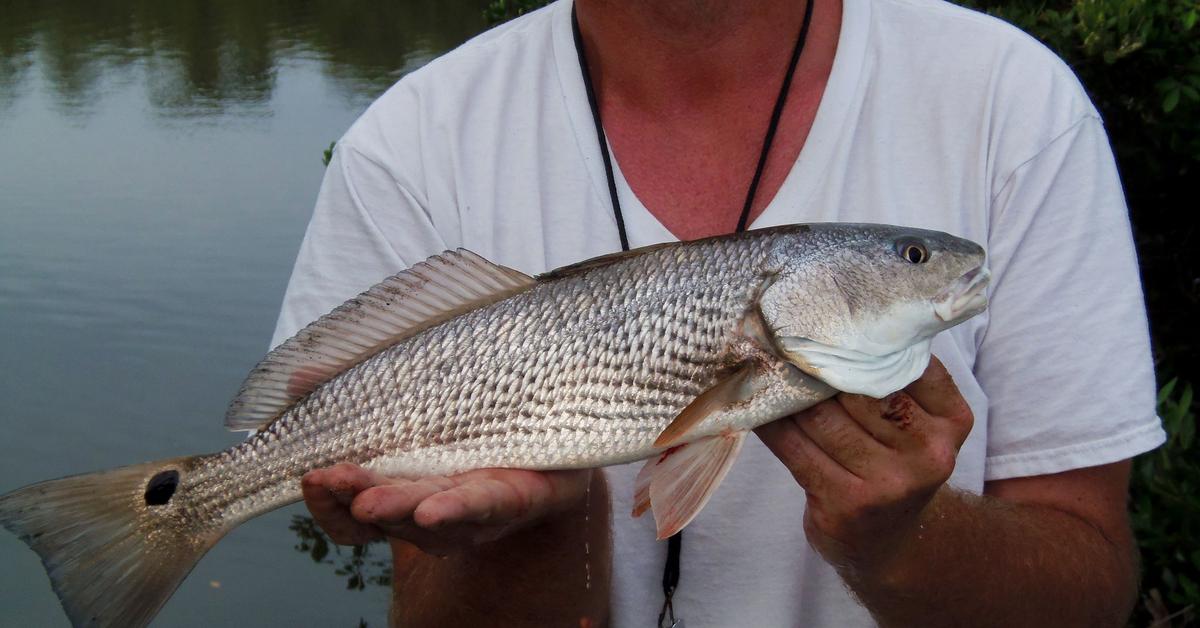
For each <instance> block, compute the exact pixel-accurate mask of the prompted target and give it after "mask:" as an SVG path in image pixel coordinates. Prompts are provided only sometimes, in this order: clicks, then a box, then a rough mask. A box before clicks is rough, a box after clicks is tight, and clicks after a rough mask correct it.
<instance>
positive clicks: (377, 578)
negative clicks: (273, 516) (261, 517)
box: [288, 515, 392, 591]
mask: <svg viewBox="0 0 1200 628" xmlns="http://www.w3.org/2000/svg"><path fill="white" fill-rule="evenodd" d="M288 529H289V530H291V531H292V532H295V533H296V539H297V543H296V551H298V552H302V553H304V554H307V555H308V556H309V558H312V559H313V562H314V563H318V564H322V565H330V566H332V567H333V568H334V573H336V574H337V575H339V576H342V577H344V578H345V579H346V588H347V589H356V590H359V591H361V590H363V589H365V588H366V587H367V585H369V584H370V585H379V586H382V587H388V586H391V584H392V560H391V556H390V553H389V549H388V546H387V545H386V544H384V543H383V542H375V543H368V544H366V545H355V546H353V547H341V546H339V545H336V544H334V543H333V541H331V540H329V536H328V535H326V534H325V532H324V530H322V529H321V528H320V527H318V526H317V524H316V522H314V521H313V518H312V517H309V516H302V515H293V516H292V525H290V526H288ZM331 549H332V551H333V556H330V555H329V552H330V550H331Z"/></svg>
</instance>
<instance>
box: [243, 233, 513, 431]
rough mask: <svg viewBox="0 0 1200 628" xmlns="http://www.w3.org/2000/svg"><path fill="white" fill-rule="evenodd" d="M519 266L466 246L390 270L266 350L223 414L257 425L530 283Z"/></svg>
mask: <svg viewBox="0 0 1200 628" xmlns="http://www.w3.org/2000/svg"><path fill="white" fill-rule="evenodd" d="M535 283H536V281H535V280H534V279H533V278H532V277H530V276H529V275H526V274H524V273H522V272H518V271H515V270H513V269H511V268H506V267H504V266H499V265H497V264H493V263H491V262H489V261H487V260H486V259H483V258H482V257H480V256H478V255H476V254H474V253H472V252H470V251H468V250H466V249H458V250H456V251H446V252H445V253H442V254H441V255H434V256H433V257H430V258H429V259H427V260H425V261H424V262H421V263H419V264H417V265H416V266H413V267H412V268H410V269H408V270H405V271H403V272H400V273H397V274H395V275H392V276H391V277H389V278H387V279H385V280H383V281H382V282H380V283H378V284H376V285H374V286H372V287H371V289H369V290H367V291H366V292H364V293H362V294H360V295H358V296H356V297H354V298H353V299H350V300H349V301H346V302H345V303H343V304H342V305H340V306H338V307H337V309H335V310H333V311H332V312H330V313H328V314H326V315H325V316H322V317H321V318H319V319H317V321H316V322H314V323H312V324H310V325H309V326H308V327H305V328H304V329H302V330H300V331H299V332H298V333H297V334H296V335H295V336H292V337H291V338H289V339H288V340H286V341H284V342H283V344H281V345H279V346H278V347H275V349H273V350H272V351H271V352H270V353H268V354H267V356H266V357H265V358H263V359H262V361H261V362H259V363H258V366H256V367H254V370H252V371H250V375H249V376H248V377H247V378H246V381H245V382H244V383H243V384H242V389H241V390H240V391H238V394H237V396H236V397H234V398H233V401H232V402H231V403H230V404H229V410H228V411H227V412H226V413H225V427H227V428H229V429H231V430H254V429H259V428H261V427H263V426H265V425H267V424H268V423H270V422H271V421H274V420H275V418H276V417H278V416H279V415H280V414H282V413H283V412H284V411H285V410H287V409H288V408H289V407H291V406H292V404H294V403H296V401H298V400H300V399H303V398H304V397H306V396H308V394H309V393H311V392H312V391H313V390H315V389H316V388H317V387H318V386H320V385H321V384H324V383H325V382H327V381H329V380H330V379H333V378H334V377H336V376H337V375H339V374H340V373H342V372H344V371H346V370H347V369H349V368H350V367H352V366H354V365H356V364H358V363H360V362H362V361H364V360H366V359H367V358H369V357H371V356H372V355H375V354H376V353H378V352H380V351H382V350H383V349H385V348H387V347H389V346H391V345H393V344H395V343H397V342H399V341H400V340H403V339H405V338H408V337H410V336H412V335H414V334H416V333H418V332H421V331H423V330H425V329H429V328H430V327H432V326H434V325H436V324H438V323H441V322H443V321H446V320H449V319H451V318H453V317H455V316H458V315H459V314H462V313H464V312H468V311H470V310H474V309H477V308H480V307H483V306H485V305H488V304H491V303H495V302H496V301H500V300H501V299H505V298H507V297H510V296H512V295H514V294H517V293H519V292H524V291H525V290H528V289H529V288H530V287H532V286H533V285H534V284H535Z"/></svg>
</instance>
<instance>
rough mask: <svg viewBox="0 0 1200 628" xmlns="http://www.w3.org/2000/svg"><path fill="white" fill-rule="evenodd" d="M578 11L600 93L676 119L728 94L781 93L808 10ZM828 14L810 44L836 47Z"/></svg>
mask: <svg viewBox="0 0 1200 628" xmlns="http://www.w3.org/2000/svg"><path fill="white" fill-rule="evenodd" d="M812 1H814V2H818V3H820V2H822V1H827V0H812ZM835 1H836V0H835ZM575 4H576V11H577V12H578V17H579V25H580V31H581V32H582V34H583V39H584V47H585V49H586V51H587V56H588V61H589V66H591V71H592V79H593V81H594V82H595V84H596V87H597V91H598V92H600V93H602V94H604V96H605V100H610V99H615V100H618V101H620V102H622V103H623V104H624V105H625V106H628V107H633V108H637V109H642V110H647V111H655V112H658V113H666V114H668V115H669V114H670V112H671V111H670V110H671V109H673V108H678V107H688V108H691V109H696V108H698V107H699V108H703V107H705V105H706V104H707V103H710V102H713V101H715V100H716V99H718V98H719V95H721V94H730V93H751V94H752V93H755V92H757V91H759V90H761V89H762V88H763V87H764V85H771V86H775V89H776V90H777V89H778V87H777V86H778V84H779V80H780V76H779V74H780V70H781V69H782V68H784V67H786V65H787V59H788V57H789V56H790V55H791V52H792V48H793V46H794V45H795V43H796V36H797V34H798V32H799V28H800V23H801V21H802V19H803V15H804V9H805V4H804V1H803V0H759V1H756V2H724V1H721V2H718V1H716V0H576V2H575ZM825 14H827V12H820V11H819V12H817V14H816V15H814V20H813V24H812V26H811V29H810V44H811V43H817V42H819V41H822V40H824V41H829V40H830V39H831V38H832V40H833V41H836V26H837V25H836V24H833V25H829V24H825V23H823V21H822V20H821V19H820V18H821V17H823V15H825ZM831 29H832V30H833V32H832V33H831V32H829V31H830V30H831ZM813 40H816V41H813ZM814 48H815V47H814ZM813 52H816V51H813ZM805 56H806V57H809V56H810V55H809V54H806V55H805ZM804 65H805V64H803V63H802V67H803V66H804ZM802 73H803V70H802V69H801V70H799V71H798V72H797V74H802ZM800 78H801V77H800V76H797V79H800ZM611 101H612V100H610V102H611ZM713 104H714V105H717V104H718V103H716V102H713Z"/></svg>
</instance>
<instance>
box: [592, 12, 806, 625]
mask: <svg viewBox="0 0 1200 628" xmlns="http://www.w3.org/2000/svg"><path fill="white" fill-rule="evenodd" d="M813 1H814V0H808V1H807V2H806V3H805V5H804V21H803V22H801V24H800V35H799V36H798V37H797V38H796V46H795V48H793V49H792V58H791V60H790V61H789V62H788V68H787V73H786V74H784V75H783V85H781V86H780V87H779V96H778V97H776V98H775V108H774V109H773V110H772V111H771V121H770V123H769V124H768V125H767V132H766V134H765V135H764V136H763V145H762V152H761V153H759V156H758V166H757V167H755V169H754V177H753V178H752V179H750V187H749V189H747V190H746V202H745V204H744V205H743V206H742V213H741V215H740V216H739V217H738V223H737V228H736V229H735V230H734V231H735V233H741V232H742V231H745V230H746V227H747V226H748V225H749V222H750V209H751V207H753V206H754V195H755V194H756V193H757V192H758V182H759V180H760V179H762V173H763V170H764V169H765V168H766V166H767V157H768V156H769V155H770V154H771V144H772V143H774V141H775V131H776V130H777V129H778V128H779V118H780V117H782V115H783V107H784V105H785V104H786V103H787V95H788V91H790V89H791V86H792V76H793V75H794V74H795V73H796V64H797V63H799V62H800V54H801V53H802V52H803V51H804V42H805V40H807V39H808V25H809V22H811V21H812V12H813ZM571 31H572V34H573V35H574V37H575V52H576V54H578V55H579V69H580V70H581V71H582V72H583V87H584V90H585V91H586V92H587V99H588V105H589V106H590V107H591V108H592V120H593V121H594V122H595V123H596V139H597V141H599V143H600V156H601V158H602V159H603V160H604V173H605V175H607V177H608V195H609V197H610V198H611V199H612V208H613V217H614V218H616V221H617V235H618V236H619V237H620V238H621V250H622V251H628V250H629V235H628V234H627V233H626V231H625V219H624V217H623V216H622V215H621V201H620V200H619V199H618V198H617V181H616V178H615V176H614V174H613V167H612V159H611V158H610V157H609V155H608V141H607V139H606V138H605V136H604V124H603V123H602V122H601V121H600V104H599V102H598V101H597V100H596V89H595V87H593V85H592V74H591V71H590V70H589V69H588V62H587V55H585V54H584V50H583V36H582V35H581V34H580V32H579V18H578V17H577V15H576V13H575V6H574V5H573V4H572V5H571ZM682 551H683V532H678V533H676V534H674V535H673V536H671V538H670V539H668V540H667V563H666V565H665V566H664V567H663V580H662V585H663V606H662V611H661V612H660V613H659V614H658V626H659V628H663V620H664V619H670V622H671V623H670V624H668V625H669V626H670V627H672V628H675V627H680V628H681V627H682V623H681V622H680V621H678V620H676V619H675V606H674V603H673V602H672V598H673V597H674V596H675V589H676V588H678V587H679V574H680V565H679V558H680V555H681V554H682Z"/></svg>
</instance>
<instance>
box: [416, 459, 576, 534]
mask: <svg viewBox="0 0 1200 628" xmlns="http://www.w3.org/2000/svg"><path fill="white" fill-rule="evenodd" d="M590 478H591V475H590V472H587V471H550V472H537V471H520V470H512V469H484V470H480V471H473V472H470V473H466V474H463V475H461V476H457V477H456V478H454V479H455V480H456V481H457V482H458V484H457V485H456V486H454V487H452V488H450V489H447V490H445V491H443V492H441V493H438V494H436V495H432V496H430V497H429V498H428V499H426V500H425V501H424V502H422V503H421V504H420V505H419V506H418V507H417V509H416V511H415V512H414V513H413V519H414V520H415V521H416V522H417V524H418V525H420V526H422V527H425V528H438V527H441V526H445V525H448V524H452V523H475V524H482V525H501V526H507V525H509V524H513V523H521V522H525V521H529V520H535V519H539V518H541V517H543V516H545V515H547V514H550V513H554V512H558V511H560V510H564V509H566V508H568V507H570V506H572V505H574V504H575V503H576V502H577V501H579V499H580V498H581V497H582V496H583V493H584V491H585V490H586V488H587V483H588V481H589V479H590Z"/></svg>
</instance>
